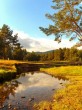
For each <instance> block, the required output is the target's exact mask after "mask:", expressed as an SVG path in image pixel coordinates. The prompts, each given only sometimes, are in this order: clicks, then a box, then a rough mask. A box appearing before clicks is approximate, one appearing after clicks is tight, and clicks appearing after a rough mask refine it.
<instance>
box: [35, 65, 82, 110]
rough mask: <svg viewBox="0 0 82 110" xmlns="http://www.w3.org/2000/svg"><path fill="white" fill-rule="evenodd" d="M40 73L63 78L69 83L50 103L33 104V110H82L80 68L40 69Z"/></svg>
mask: <svg viewBox="0 0 82 110" xmlns="http://www.w3.org/2000/svg"><path fill="white" fill-rule="evenodd" d="M41 71H45V72H46V73H48V74H51V75H53V76H61V77H62V76H63V77H65V78H67V79H69V81H70V83H69V84H67V85H66V87H65V88H63V89H61V90H58V91H57V92H56V93H55V94H54V96H53V100H52V101H50V102H48V101H43V102H40V103H39V104H35V105H34V108H35V110H82V66H65V67H64V66H62V67H53V68H42V69H41Z"/></svg>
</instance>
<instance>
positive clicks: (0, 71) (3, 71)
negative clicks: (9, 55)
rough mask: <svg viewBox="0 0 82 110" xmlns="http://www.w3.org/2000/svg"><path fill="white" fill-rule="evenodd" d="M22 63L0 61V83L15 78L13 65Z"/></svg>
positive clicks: (15, 72) (15, 73)
mask: <svg viewBox="0 0 82 110" xmlns="http://www.w3.org/2000/svg"><path fill="white" fill-rule="evenodd" d="M16 63H17V64H19V63H23V62H21V61H16V60H0V82H4V81H8V80H11V79H13V78H16V75H17V71H16V68H15V64H16Z"/></svg>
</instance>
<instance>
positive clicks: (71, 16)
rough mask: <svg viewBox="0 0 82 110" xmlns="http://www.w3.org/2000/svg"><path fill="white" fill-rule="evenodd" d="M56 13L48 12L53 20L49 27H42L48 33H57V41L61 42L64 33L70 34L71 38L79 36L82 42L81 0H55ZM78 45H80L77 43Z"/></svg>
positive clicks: (81, 42)
mask: <svg viewBox="0 0 82 110" xmlns="http://www.w3.org/2000/svg"><path fill="white" fill-rule="evenodd" d="M53 3H54V6H52V8H53V9H54V11H55V12H54V14H53V15H50V14H46V17H47V18H48V19H50V20H52V21H53V25H49V27H48V28H43V27H40V29H41V30H42V31H43V32H44V33H45V34H46V35H51V34H54V35H55V41H58V42H61V39H62V37H63V35H66V36H70V35H71V37H70V38H69V40H70V41H71V40H74V39H75V38H78V39H79V41H80V44H82V6H81V5H80V3H81V0H53ZM77 46H78V45H77Z"/></svg>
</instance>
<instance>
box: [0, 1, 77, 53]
mask: <svg viewBox="0 0 82 110" xmlns="http://www.w3.org/2000/svg"><path fill="white" fill-rule="evenodd" d="M52 5H53V3H52V0H0V27H2V25H3V24H7V25H8V26H9V27H10V28H11V29H12V30H13V32H14V33H18V36H19V42H20V43H21V44H22V45H23V47H24V48H26V49H27V51H41V52H43V51H49V50H53V49H58V48H64V47H72V46H73V45H74V44H75V42H74V41H72V42H69V41H68V40H66V39H63V40H62V42H61V43H60V44H58V43H57V42H55V41H54V36H50V37H47V36H46V35H45V34H44V33H43V32H42V31H40V29H39V27H40V26H42V27H47V26H48V25H49V24H51V23H52V22H51V21H49V20H48V19H47V18H46V17H45V14H46V13H53V10H52V9H51V6H52Z"/></svg>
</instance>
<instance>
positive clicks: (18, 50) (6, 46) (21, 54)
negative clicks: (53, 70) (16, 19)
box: [0, 24, 82, 61]
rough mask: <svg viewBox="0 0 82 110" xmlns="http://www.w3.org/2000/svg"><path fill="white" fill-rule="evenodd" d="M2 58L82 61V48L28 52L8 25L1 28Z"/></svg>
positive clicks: (0, 49) (0, 50)
mask: <svg viewBox="0 0 82 110" xmlns="http://www.w3.org/2000/svg"><path fill="white" fill-rule="evenodd" d="M0 59H11V60H28V61H50V60H53V61H82V50H78V49H76V48H74V47H72V48H63V49H61V48H59V49H56V50H53V51H50V52H40V53H38V52H28V51H27V50H26V49H24V48H23V46H22V45H21V44H20V42H19V40H18V34H13V30H11V29H10V27H9V26H8V25H5V24H4V25H3V26H2V28H1V29H0Z"/></svg>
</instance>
